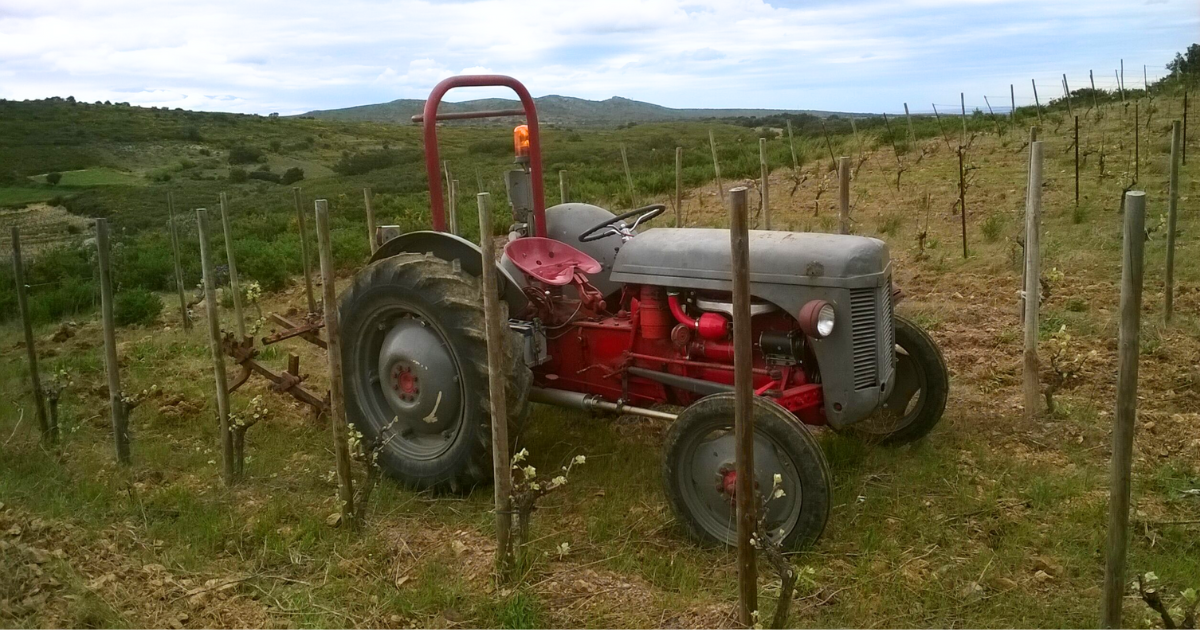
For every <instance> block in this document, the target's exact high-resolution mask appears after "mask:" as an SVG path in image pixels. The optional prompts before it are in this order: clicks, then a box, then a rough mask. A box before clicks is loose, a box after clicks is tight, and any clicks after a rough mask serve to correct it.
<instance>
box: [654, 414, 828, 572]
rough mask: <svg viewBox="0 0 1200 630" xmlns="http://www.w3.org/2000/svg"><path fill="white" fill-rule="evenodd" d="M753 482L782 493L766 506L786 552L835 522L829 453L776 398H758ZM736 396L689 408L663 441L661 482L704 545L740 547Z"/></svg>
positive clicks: (768, 520)
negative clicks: (777, 484)
mask: <svg viewBox="0 0 1200 630" xmlns="http://www.w3.org/2000/svg"><path fill="white" fill-rule="evenodd" d="M754 403H755V404H754V429H755V430H754V482H755V486H756V488H757V489H758V492H760V493H762V494H763V495H767V494H769V493H770V492H771V488H772V485H773V478H774V476H775V475H776V474H778V475H780V477H781V481H782V488H783V491H784V493H783V496H781V497H778V498H773V499H771V500H770V501H769V502H768V503H767V504H766V515H765V519H766V529H767V531H769V532H771V536H772V537H773V538H776V539H777V540H780V541H781V542H782V545H783V547H784V548H785V549H790V550H794V549H800V548H802V547H805V546H808V545H810V544H812V543H813V542H815V541H816V540H817V538H818V537H820V535H821V532H822V531H823V530H824V529H825V522H826V521H827V520H828V519H829V506H830V492H831V490H832V482H831V480H830V475H829V465H828V464H827V463H826V461H825V454H824V453H823V452H822V451H821V447H820V445H819V444H817V441H816V440H815V439H814V438H813V437H812V435H811V434H810V433H809V432H808V429H807V428H805V426H804V424H803V423H801V422H800V421H799V420H797V419H796V418H795V416H793V415H792V414H791V413H789V412H788V411H787V410H786V409H784V408H783V407H780V406H779V405H778V404H777V403H775V402H774V401H770V400H766V399H763V398H755V400H754ZM733 416H734V397H733V394H728V393H721V394H713V395H711V396H707V397H705V398H702V399H700V400H699V401H697V402H696V403H695V404H693V405H691V406H690V407H688V408H687V409H684V410H683V413H681V414H679V418H678V419H677V420H676V421H675V424H673V425H672V426H671V430H670V431H669V432H668V433H667V438H666V444H665V445H664V457H663V480H664V483H665V490H666V493H667V499H668V501H669V502H670V504H671V508H672V510H673V511H674V512H675V516H676V518H677V519H678V520H679V521H680V522H682V523H683V525H684V526H685V527H686V528H687V531H688V533H689V534H691V535H692V537H693V538H695V539H697V540H698V541H700V542H701V543H706V544H714V545H735V544H737V521H736V509H735V507H734V488H735V484H736V480H737V475H736V472H735V449H734V446H735V438H734V431H733V429H734V420H733Z"/></svg>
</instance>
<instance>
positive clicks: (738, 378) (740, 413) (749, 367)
mask: <svg viewBox="0 0 1200 630" xmlns="http://www.w3.org/2000/svg"><path fill="white" fill-rule="evenodd" d="M729 193H730V199H731V201H732V203H731V204H730V207H729V244H730V250H731V252H732V257H733V258H732V265H733V267H732V271H733V365H734V372H733V381H734V382H733V391H734V434H735V435H734V437H735V440H736V446H735V451H736V457H735V460H736V461H735V468H736V472H737V488H736V497H737V537H738V545H737V565H738V604H739V606H738V621H739V622H740V623H741V624H742V626H744V627H747V628H748V627H751V626H753V625H754V622H755V619H754V616H755V613H757V612H758V571H757V566H756V565H755V558H754V556H755V553H754V547H753V546H752V545H751V544H750V537H751V535H753V533H754V530H755V524H756V523H757V519H756V515H755V507H756V506H755V503H756V500H757V492H756V491H755V489H754V383H753V378H754V375H753V367H754V365H753V361H754V356H753V352H754V348H753V339H752V338H751V334H752V333H751V327H750V233H749V227H748V225H747V219H748V217H747V212H746V188H745V187H744V186H738V187H737V188H734V189H732V190H730V191H729Z"/></svg>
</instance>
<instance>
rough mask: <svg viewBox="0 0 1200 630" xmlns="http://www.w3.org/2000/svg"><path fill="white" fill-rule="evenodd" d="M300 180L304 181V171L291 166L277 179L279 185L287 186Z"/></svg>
mask: <svg viewBox="0 0 1200 630" xmlns="http://www.w3.org/2000/svg"><path fill="white" fill-rule="evenodd" d="M302 179H304V169H302V168H300V167H299V166H293V167H292V168H289V169H288V170H286V171H284V172H283V176H282V177H280V178H279V183H280V184H283V185H285V186H287V185H289V184H294V183H296V182H298V181H300V180H302Z"/></svg>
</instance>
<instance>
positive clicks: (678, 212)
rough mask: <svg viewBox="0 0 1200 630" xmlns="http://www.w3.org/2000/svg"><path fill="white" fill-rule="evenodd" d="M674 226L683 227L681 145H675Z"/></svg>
mask: <svg viewBox="0 0 1200 630" xmlns="http://www.w3.org/2000/svg"><path fill="white" fill-rule="evenodd" d="M675 227H683V147H675Z"/></svg>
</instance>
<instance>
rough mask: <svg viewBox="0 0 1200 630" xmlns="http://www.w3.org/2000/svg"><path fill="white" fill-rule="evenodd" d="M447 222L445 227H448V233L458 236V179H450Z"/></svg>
mask: <svg viewBox="0 0 1200 630" xmlns="http://www.w3.org/2000/svg"><path fill="white" fill-rule="evenodd" d="M449 219H450V220H449V221H448V222H447V227H449V228H450V233H451V234H453V235H455V236H459V233H458V180H457V179H452V180H450V217H449Z"/></svg>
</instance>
